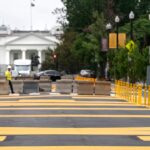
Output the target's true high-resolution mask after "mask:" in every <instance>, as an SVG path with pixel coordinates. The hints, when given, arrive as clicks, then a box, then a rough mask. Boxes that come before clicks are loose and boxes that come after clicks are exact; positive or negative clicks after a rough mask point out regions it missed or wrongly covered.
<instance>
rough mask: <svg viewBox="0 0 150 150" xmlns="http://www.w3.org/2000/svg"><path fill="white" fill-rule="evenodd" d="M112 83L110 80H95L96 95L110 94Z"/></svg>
mask: <svg viewBox="0 0 150 150" xmlns="http://www.w3.org/2000/svg"><path fill="white" fill-rule="evenodd" d="M110 92H111V83H110V82H109V81H96V82H95V95H110Z"/></svg>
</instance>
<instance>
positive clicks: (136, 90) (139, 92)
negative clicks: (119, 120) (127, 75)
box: [115, 80, 150, 106]
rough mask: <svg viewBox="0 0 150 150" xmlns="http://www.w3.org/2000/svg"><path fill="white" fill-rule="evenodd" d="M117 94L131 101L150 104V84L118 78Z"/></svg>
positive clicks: (116, 83)
mask: <svg viewBox="0 0 150 150" xmlns="http://www.w3.org/2000/svg"><path fill="white" fill-rule="evenodd" d="M115 94H116V96H118V97H121V98H123V99H125V100H128V101H129V102H131V103H135V104H138V105H145V106H150V86H147V85H144V86H142V85H141V84H131V83H128V82H123V81H120V80H116V81H115Z"/></svg>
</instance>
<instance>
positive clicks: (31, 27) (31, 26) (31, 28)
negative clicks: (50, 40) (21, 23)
mask: <svg viewBox="0 0 150 150" xmlns="http://www.w3.org/2000/svg"><path fill="white" fill-rule="evenodd" d="M32 23H33V22H32V0H30V30H31V32H32V30H33V25H32Z"/></svg>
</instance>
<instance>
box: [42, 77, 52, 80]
mask: <svg viewBox="0 0 150 150" xmlns="http://www.w3.org/2000/svg"><path fill="white" fill-rule="evenodd" d="M40 80H50V77H49V76H41V77H40Z"/></svg>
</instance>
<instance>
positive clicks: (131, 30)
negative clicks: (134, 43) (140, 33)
mask: <svg viewBox="0 0 150 150" xmlns="http://www.w3.org/2000/svg"><path fill="white" fill-rule="evenodd" d="M134 17H135V15H134V12H133V11H131V12H130V14H129V19H130V38H131V40H133V20H134Z"/></svg>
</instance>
